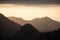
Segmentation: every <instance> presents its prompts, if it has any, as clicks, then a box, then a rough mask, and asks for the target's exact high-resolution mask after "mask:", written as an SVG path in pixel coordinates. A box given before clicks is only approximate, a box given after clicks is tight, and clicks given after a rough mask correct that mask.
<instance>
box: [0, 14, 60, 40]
mask: <svg viewBox="0 0 60 40" xmlns="http://www.w3.org/2000/svg"><path fill="white" fill-rule="evenodd" d="M58 29H59V30H58ZM56 36H57V37H58V38H59V37H60V22H58V21H55V20H53V19H51V18H49V17H43V18H35V19H33V20H31V21H27V20H23V19H22V18H17V17H5V16H4V15H3V14H0V39H3V40H45V39H46V40H49V39H56V38H57V37H56ZM58 38H57V39H58Z"/></svg>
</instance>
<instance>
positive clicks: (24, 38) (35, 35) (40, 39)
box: [9, 24, 60, 40]
mask: <svg viewBox="0 0 60 40" xmlns="http://www.w3.org/2000/svg"><path fill="white" fill-rule="evenodd" d="M59 39H60V29H59V30H57V31H56V30H54V31H50V32H44V33H42V32H39V31H38V30H36V29H35V28H34V27H33V26H32V25H30V24H26V25H24V26H23V27H22V28H21V30H19V31H18V32H17V33H16V34H15V35H14V36H13V37H11V38H9V40H59Z"/></svg>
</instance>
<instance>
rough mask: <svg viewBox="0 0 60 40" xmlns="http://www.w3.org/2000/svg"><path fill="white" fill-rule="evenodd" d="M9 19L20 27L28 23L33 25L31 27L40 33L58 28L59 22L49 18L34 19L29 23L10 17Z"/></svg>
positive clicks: (59, 26)
mask: <svg viewBox="0 0 60 40" xmlns="http://www.w3.org/2000/svg"><path fill="white" fill-rule="evenodd" d="M10 19H11V20H13V21H15V22H17V23H18V24H22V25H24V24H26V23H29V24H31V25H33V27H35V28H36V29H38V30H39V31H40V32H48V31H52V30H56V29H58V28H60V22H58V21H55V20H53V19H51V18H49V17H43V18H35V19H33V20H30V21H27V20H23V19H19V18H16V17H11V18H10Z"/></svg>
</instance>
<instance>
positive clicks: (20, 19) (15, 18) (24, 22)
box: [8, 17, 26, 25]
mask: <svg viewBox="0 0 60 40" xmlns="http://www.w3.org/2000/svg"><path fill="white" fill-rule="evenodd" d="M8 19H10V20H12V21H14V22H16V23H18V24H21V25H24V24H26V21H25V20H23V19H22V18H17V17H8Z"/></svg>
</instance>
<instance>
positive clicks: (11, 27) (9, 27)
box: [0, 14, 21, 39]
mask: <svg viewBox="0 0 60 40" xmlns="http://www.w3.org/2000/svg"><path fill="white" fill-rule="evenodd" d="M20 27H21V25H19V24H17V23H15V22H13V21H11V20H9V19H8V18H6V17H5V16H4V15H3V14H0V28H1V31H0V32H1V34H2V38H3V39H4V38H5V39H6V38H9V37H11V36H12V35H13V34H14V33H15V32H17V31H18V30H20Z"/></svg>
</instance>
